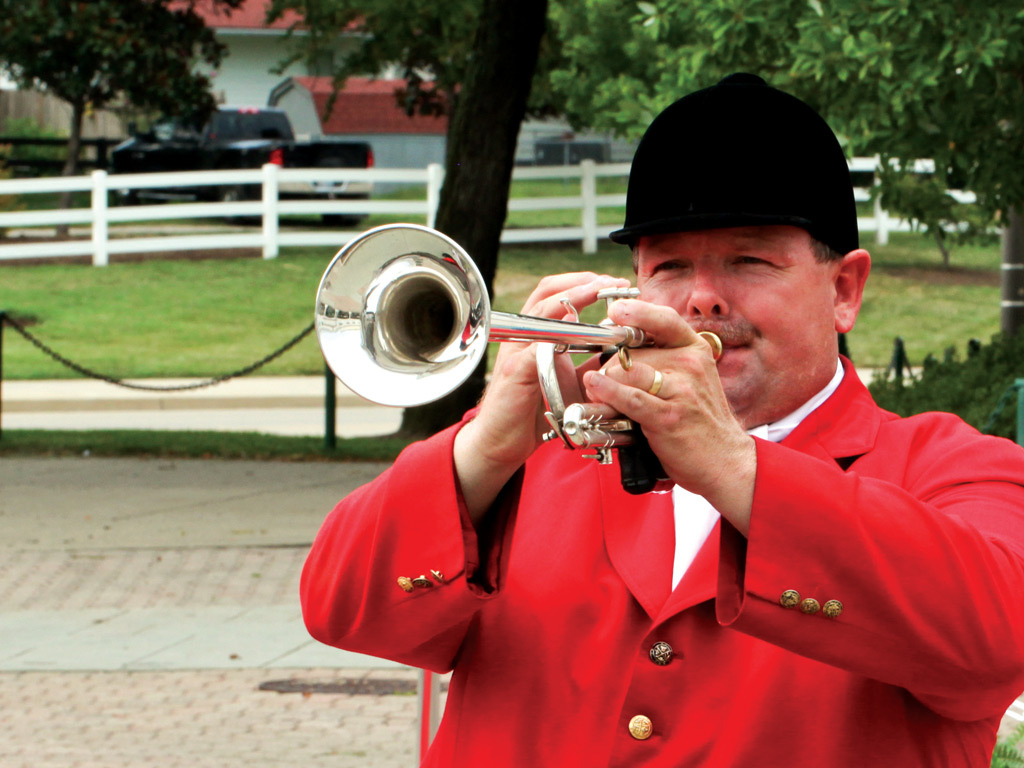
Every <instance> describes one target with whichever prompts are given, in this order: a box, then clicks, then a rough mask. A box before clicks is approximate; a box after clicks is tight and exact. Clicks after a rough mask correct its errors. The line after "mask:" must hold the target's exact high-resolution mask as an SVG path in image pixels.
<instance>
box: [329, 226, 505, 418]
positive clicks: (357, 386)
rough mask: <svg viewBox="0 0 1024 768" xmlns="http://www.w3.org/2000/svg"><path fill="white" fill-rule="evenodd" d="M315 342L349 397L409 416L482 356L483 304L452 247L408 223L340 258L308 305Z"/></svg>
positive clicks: (372, 235) (472, 270) (471, 269)
mask: <svg viewBox="0 0 1024 768" xmlns="http://www.w3.org/2000/svg"><path fill="white" fill-rule="evenodd" d="M315 325H316V336H317V339H318V341H319V343H320V350H321V352H322V353H323V356H324V359H325V360H326V362H327V364H328V366H329V367H330V368H331V370H332V371H333V372H334V374H335V376H337V377H338V379H339V380H341V382H342V383H344V384H345V385H346V386H347V387H348V388H349V389H351V390H352V391H353V392H355V393H356V394H357V395H359V396H361V397H363V398H366V399H367V400H370V401H372V402H375V403H380V404H381V405H391V406H400V407H408V406H414V405H423V404H425V403H429V402H432V401H434V400H437V399H439V398H441V397H443V396H444V395H446V394H448V392H450V391H452V390H454V389H455V388H456V387H458V386H459V384H461V383H462V382H463V381H464V380H465V379H467V378H468V377H469V375H470V374H471V373H472V371H473V370H474V369H475V368H476V366H477V364H478V363H479V362H480V360H481V358H482V357H483V355H484V354H485V351H486V349H487V343H488V336H489V332H490V327H489V326H490V302H489V300H488V297H487V291H486V287H485V284H484V281H483V278H482V277H481V275H480V271H479V270H478V269H477V267H476V265H475V264H474V263H473V261H472V259H470V257H469V255H468V254H467V253H466V252H465V251H464V250H463V249H462V248H461V247H460V246H459V245H458V244H456V243H455V242H454V241H453V240H451V239H450V238H448V237H446V236H445V235H443V234H442V233H440V232H437V231H436V230H432V229H428V228H426V227H421V226H418V225H414V224H393V225H385V226H382V227H377V228H376V229H371V230H369V231H368V232H365V233H364V234H362V235H360V236H359V237H358V238H356V239H354V240H352V241H351V242H349V243H348V244H347V245H346V246H345V247H344V248H342V249H341V250H340V251H338V253H337V255H336V256H335V257H334V259H333V260H332V261H331V262H330V264H329V265H328V267H327V269H326V271H325V272H324V275H323V277H322V278H321V280H320V285H319V287H318V289H317V296H316V317H315Z"/></svg>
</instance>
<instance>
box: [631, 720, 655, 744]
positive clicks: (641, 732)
mask: <svg viewBox="0 0 1024 768" xmlns="http://www.w3.org/2000/svg"><path fill="white" fill-rule="evenodd" d="M653 732H654V724H653V723H652V722H651V718H649V717H647V716H646V715H634V716H633V719H632V720H630V721H629V735H630V736H632V737H633V738H634V739H637V740H639V741H643V740H644V739H649V738H651V734H652V733H653Z"/></svg>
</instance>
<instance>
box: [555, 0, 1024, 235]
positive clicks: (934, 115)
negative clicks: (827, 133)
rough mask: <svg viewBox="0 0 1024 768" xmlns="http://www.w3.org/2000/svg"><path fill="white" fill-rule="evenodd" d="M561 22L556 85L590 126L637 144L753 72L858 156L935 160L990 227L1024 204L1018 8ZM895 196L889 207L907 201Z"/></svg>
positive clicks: (687, 7)
mask: <svg viewBox="0 0 1024 768" xmlns="http://www.w3.org/2000/svg"><path fill="white" fill-rule="evenodd" d="M553 16H554V24H555V26H556V27H557V29H558V30H559V32H560V34H561V35H562V36H563V39H564V40H565V43H564V50H563V55H564V57H565V62H566V63H565V64H564V65H563V66H562V67H561V68H560V69H558V70H556V71H555V72H554V73H553V75H552V77H553V79H554V80H555V81H556V82H557V84H558V87H559V88H561V89H565V90H566V91H567V92H568V93H567V97H566V98H567V104H568V105H569V107H570V111H571V114H572V115H573V116H574V118H575V119H576V121H577V122H578V123H580V124H586V125H592V126H597V127H601V128H610V129H613V130H616V131H618V132H619V133H623V134H627V135H636V133H637V132H638V130H640V129H641V128H642V127H643V125H644V124H645V123H646V121H647V118H649V117H650V116H653V115H654V114H656V113H657V112H658V111H660V110H661V109H662V108H664V107H665V106H667V105H668V104H669V103H671V102H672V101H674V100H675V99H676V98H678V97H679V96H681V95H683V94H685V93H687V92H689V91H691V90H694V89H695V88H699V87H703V86H707V85H710V84H712V83H714V82H715V81H717V80H718V79H719V78H721V77H723V76H724V75H726V74H729V73H730V72H735V71H748V72H754V73H757V74H760V75H761V76H763V77H764V78H765V79H766V80H768V81H769V82H771V83H772V84H773V85H776V86H778V87H781V88H784V89H787V90H790V91H792V92H794V93H796V94H797V95H799V96H801V97H802V98H804V99H805V100H806V101H808V102H809V103H811V104H812V105H814V106H815V107H817V108H818V109H819V110H820V111H821V112H822V113H823V114H825V115H827V116H828V118H829V121H830V122H831V123H832V124H833V126H835V127H836V128H837V129H838V130H839V132H840V133H841V134H842V136H841V138H842V139H843V140H844V141H845V143H846V146H847V150H848V154H850V155H873V154H876V153H877V154H879V155H880V156H881V158H882V160H883V162H887V161H888V160H890V159H895V158H900V159H904V160H913V159H918V158H931V159H933V160H934V161H935V164H936V174H935V177H934V178H935V182H934V183H937V184H939V185H940V187H941V188H942V189H943V190H944V189H945V188H946V187H947V185H949V184H952V185H953V186H954V187H956V188H960V189H969V190H972V191H974V192H975V193H976V194H977V196H978V205H977V210H978V211H979V212H980V213H981V214H983V220H984V223H992V222H994V221H995V222H998V221H999V220H1000V217H1001V216H1005V215H1006V212H1007V211H1009V210H1011V209H1012V208H1013V207H1014V206H1017V205H1019V204H1020V203H1021V201H1024V10H1022V9H1021V7H1020V6H1019V4H1014V3H1005V2H1001V0H978V2H970V3H968V2H964V1H963V0H937V1H936V2H930V3H924V4H922V3H912V2H910V0H836V1H835V2H824V0H706V1H705V2H700V3H676V2H673V1H672V0H642V1H641V2H637V3H634V2H624V1H623V0H560V2H559V4H558V6H557V8H556V10H555V11H554V13H553ZM588 24H591V25H593V27H594V28H595V29H596V30H597V37H596V38H595V39H594V40H590V39H587V38H588V36H589V35H588V31H586V30H588V26H587V25H588ZM770 119H771V115H751V120H754V121H756V120H770ZM908 170H909V169H908ZM897 175H899V174H896V173H889V174H888V175H887V179H886V181H887V183H893V182H895V181H896V180H897V179H896V177H897ZM892 189H893V187H891V186H886V187H883V190H882V192H883V203H884V204H886V205H890V204H892V203H897V204H902V203H904V202H905V201H906V198H907V196H906V194H902V195H900V194H898V193H896V192H891V193H890V198H891V199H886V194H887V193H888V192H889V191H890V190H892ZM903 191H904V192H905V191H906V190H905V189H904V190H903ZM931 199H932V200H933V201H934V202H935V203H936V205H937V207H932V206H928V207H925V208H922V207H921V206H920V203H921V196H917V197H915V204H916V208H914V213H915V214H916V215H917V216H918V217H919V219H920V220H922V223H924V224H926V225H932V226H933V227H934V226H938V225H939V224H941V223H942V222H943V221H944V220H945V214H946V211H945V210H944V207H945V206H946V205H947V203H946V202H945V201H943V200H941V199H940V198H937V197H935V196H932V197H931ZM893 208H894V209H896V206H895V205H893ZM980 223H982V222H981V221H979V222H976V226H975V227H974V228H973V229H972V230H971V232H978V231H983V230H984V227H979V226H977V224H980Z"/></svg>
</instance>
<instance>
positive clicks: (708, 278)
mask: <svg viewBox="0 0 1024 768" xmlns="http://www.w3.org/2000/svg"><path fill="white" fill-rule="evenodd" d="M686 311H687V315H689V316H690V317H720V316H722V315H727V314H729V305H728V304H727V303H726V300H725V297H724V296H723V295H722V291H721V288H720V287H719V284H718V281H717V280H715V279H714V277H713V276H712V275H708V274H701V273H699V272H698V273H697V274H695V275H694V276H693V282H692V284H691V289H690V297H689V299H688V300H687V303H686Z"/></svg>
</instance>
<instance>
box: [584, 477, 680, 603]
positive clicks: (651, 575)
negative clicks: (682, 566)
mask: <svg viewBox="0 0 1024 768" xmlns="http://www.w3.org/2000/svg"><path fill="white" fill-rule="evenodd" d="M602 469H605V470H608V471H602V472H600V473H598V474H599V477H600V478H601V480H600V482H601V486H602V488H601V490H602V493H601V501H602V508H603V509H602V518H603V524H604V542H605V548H606V550H607V551H608V559H609V560H610V561H611V564H612V567H613V568H615V571H616V572H617V573H618V574H619V577H620V578H621V579H622V581H623V582H624V583H625V584H626V587H627V588H628V589H629V591H630V593H631V594H632V595H633V597H634V598H636V600H637V602H639V603H640V605H641V606H642V607H643V609H644V611H646V612H647V615H648V616H650V617H651V619H653V618H654V617H655V616H657V615H658V613H660V612H661V609H662V606H664V604H665V600H666V599H668V595H669V588H670V587H671V586H672V584H671V582H672V557H673V554H674V551H675V526H674V524H673V520H672V494H670V493H646V494H643V495H641V496H631V495H629V494H627V493H626V492H625V491H623V490H622V486H621V483H620V482H619V478H618V470H617V467H616V465H613V466H611V467H602Z"/></svg>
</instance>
